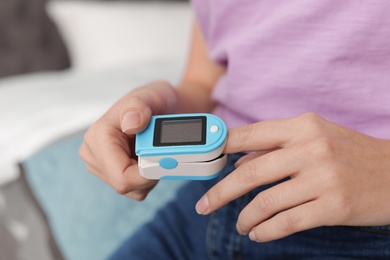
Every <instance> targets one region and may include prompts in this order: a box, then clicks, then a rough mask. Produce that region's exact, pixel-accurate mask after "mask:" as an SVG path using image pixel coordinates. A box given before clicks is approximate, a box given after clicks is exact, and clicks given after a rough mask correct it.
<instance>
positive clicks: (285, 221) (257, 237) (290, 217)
mask: <svg viewBox="0 0 390 260" xmlns="http://www.w3.org/2000/svg"><path fill="white" fill-rule="evenodd" d="M329 214H331V213H329V211H327V210H325V207H324V206H323V205H322V204H321V203H320V202H319V200H314V201H310V202H307V203H305V204H302V205H299V206H297V207H294V208H292V209H289V210H286V211H283V212H281V213H279V214H277V215H275V216H274V217H272V218H270V219H269V220H267V221H265V222H262V223H261V224H260V225H258V226H256V227H255V228H253V229H252V231H251V232H250V233H249V237H250V238H251V239H252V240H253V241H257V242H268V241H272V240H276V239H280V238H283V237H286V236H288V235H291V234H294V233H296V232H300V231H304V230H308V229H312V228H315V227H319V226H324V225H327V223H328V221H327V219H328V218H330V215H329Z"/></svg>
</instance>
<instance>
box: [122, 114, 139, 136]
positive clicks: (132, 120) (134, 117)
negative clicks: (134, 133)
mask: <svg viewBox="0 0 390 260" xmlns="http://www.w3.org/2000/svg"><path fill="white" fill-rule="evenodd" d="M140 123H141V115H140V113H138V112H136V111H130V112H127V113H126V114H125V115H124V116H123V118H122V123H121V128H122V132H126V131H127V130H130V129H134V128H137V127H139V126H140Z"/></svg>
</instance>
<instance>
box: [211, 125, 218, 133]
mask: <svg viewBox="0 0 390 260" xmlns="http://www.w3.org/2000/svg"><path fill="white" fill-rule="evenodd" d="M218 130H219V128H218V126H216V125H212V126H211V127H210V131H211V133H216V132H218Z"/></svg>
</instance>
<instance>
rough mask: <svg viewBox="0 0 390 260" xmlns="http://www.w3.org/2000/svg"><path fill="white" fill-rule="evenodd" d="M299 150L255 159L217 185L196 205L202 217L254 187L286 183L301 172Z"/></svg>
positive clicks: (289, 149)
mask: <svg viewBox="0 0 390 260" xmlns="http://www.w3.org/2000/svg"><path fill="white" fill-rule="evenodd" d="M302 160H303V159H302V156H301V155H300V150H299V149H293V148H285V149H280V150H276V151H274V152H271V153H268V154H266V155H263V156H260V157H258V158H256V159H253V160H251V161H249V162H246V163H245V164H243V165H241V166H240V167H239V168H237V169H236V170H235V171H233V172H232V173H230V174H229V175H228V176H226V177H225V178H224V179H223V180H221V181H220V182H219V183H217V184H216V185H214V187H212V188H211V189H210V190H209V191H208V192H207V193H206V194H205V195H204V196H203V197H202V198H201V199H200V200H199V201H198V203H197V204H196V210H197V212H198V213H199V214H209V213H211V212H213V211H214V210H216V209H218V208H220V207H222V206H224V205H225V204H227V203H229V202H230V201H232V200H234V199H236V198H238V197H240V196H242V195H243V194H245V193H247V192H249V191H251V190H253V189H254V188H256V187H258V186H260V185H264V184H269V183H273V182H275V181H278V180H282V179H284V178H286V177H289V176H290V175H292V174H295V173H297V172H299V171H300V170H301V167H302V165H303V163H302Z"/></svg>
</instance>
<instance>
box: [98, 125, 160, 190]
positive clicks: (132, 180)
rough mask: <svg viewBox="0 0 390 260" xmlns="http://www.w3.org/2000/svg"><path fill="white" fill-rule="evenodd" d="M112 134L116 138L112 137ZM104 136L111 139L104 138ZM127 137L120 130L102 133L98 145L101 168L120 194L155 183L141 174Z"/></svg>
mask: <svg viewBox="0 0 390 260" xmlns="http://www.w3.org/2000/svg"><path fill="white" fill-rule="evenodd" d="M112 135H114V136H116V138H112ZM104 137H106V138H108V139H109V140H104ZM127 139H128V138H127V137H126V136H125V135H124V134H123V133H122V132H120V131H117V132H116V133H111V134H104V135H102V139H99V140H97V142H99V143H98V144H97V146H99V147H100V151H101V154H100V155H99V158H100V161H99V163H100V165H102V166H101V167H100V168H101V169H100V170H101V171H102V172H104V173H105V175H106V178H107V179H108V182H109V184H110V185H111V186H112V187H113V188H114V190H115V191H116V192H117V193H119V194H122V195H124V194H127V193H129V192H131V191H133V190H136V189H144V188H146V187H149V186H151V183H154V182H152V181H150V180H147V179H145V178H143V177H142V176H141V175H140V174H139V170H138V162H137V161H136V160H134V159H132V158H131V156H130V148H129V147H128V145H127Z"/></svg>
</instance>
